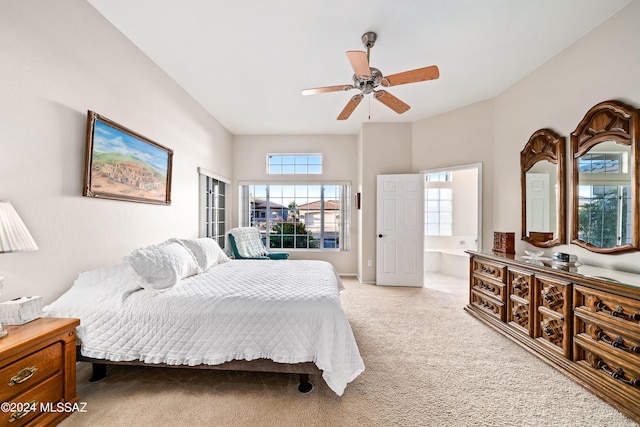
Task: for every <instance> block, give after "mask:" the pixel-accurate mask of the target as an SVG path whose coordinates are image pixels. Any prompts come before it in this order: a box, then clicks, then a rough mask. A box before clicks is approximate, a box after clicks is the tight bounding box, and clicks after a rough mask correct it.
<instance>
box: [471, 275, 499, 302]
mask: <svg viewBox="0 0 640 427" xmlns="http://www.w3.org/2000/svg"><path fill="white" fill-rule="evenodd" d="M472 280H473V289H474V290H476V291H480V292H482V293H486V294H488V295H490V296H491V297H493V298H496V299H498V300H500V301H502V302H504V301H506V297H507V292H506V286H505V285H504V284H503V283H501V282H497V281H495V280H491V279H489V278H486V277H482V276H481V275H476V274H474V275H473V277H472Z"/></svg>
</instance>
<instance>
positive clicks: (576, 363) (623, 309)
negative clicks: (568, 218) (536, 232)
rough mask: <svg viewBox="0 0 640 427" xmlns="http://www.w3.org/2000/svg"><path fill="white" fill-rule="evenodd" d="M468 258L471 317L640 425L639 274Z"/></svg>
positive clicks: (510, 258) (503, 257)
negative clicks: (512, 341) (495, 330)
mask: <svg viewBox="0 0 640 427" xmlns="http://www.w3.org/2000/svg"><path fill="white" fill-rule="evenodd" d="M467 253H469V255H470V274H469V278H470V288H469V304H468V305H467V306H466V307H465V310H466V311H467V312H469V313H470V314H472V315H473V316H475V317H477V318H478V319H480V320H481V321H483V322H485V323H486V324H488V325H490V326H492V327H493V328H495V329H497V330H498V331H499V332H501V333H503V334H504V335H506V336H507V337H509V338H511V339H512V340H514V341H515V342H516V343H518V344H519V345H521V346H523V347H524V348H526V349H527V350H529V351H531V352H533V353H534V354H536V355H537V356H538V357H540V358H542V359H543V360H544V361H546V362H547V363H549V364H550V365H552V366H554V367H556V368H557V369H558V370H560V372H562V373H563V374H565V375H566V376H568V377H570V378H572V379H573V380H574V381H576V382H578V383H579V384H581V385H582V386H584V387H585V388H587V389H588V390H590V391H591V392H593V393H594V394H596V395H597V396H599V397H600V398H601V399H603V400H604V401H606V402H608V403H609V404H610V405H612V406H614V407H615V408H617V409H618V410H620V411H621V412H622V413H624V414H625V415H627V416H628V417H630V418H632V419H633V420H634V421H636V422H640V275H637V274H632V273H623V272H618V271H614V270H607V269H602V268H596V267H590V266H586V265H585V266H581V267H579V268H577V269H576V268H571V269H567V268H564V266H562V265H558V264H554V263H552V262H546V260H548V259H545V261H542V259H531V258H528V257H521V256H516V255H508V254H499V253H496V252H493V253H490V254H489V253H482V252H474V251H467ZM566 270H571V271H566ZM575 270H577V271H575Z"/></svg>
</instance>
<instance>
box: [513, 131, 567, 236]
mask: <svg viewBox="0 0 640 427" xmlns="http://www.w3.org/2000/svg"><path fill="white" fill-rule="evenodd" d="M565 147H566V138H565V137H563V136H560V135H558V134H557V133H555V132H554V131H552V130H550V129H540V130H537V131H535V132H534V133H533V135H531V137H530V138H529V141H527V143H526V144H525V146H524V148H523V149H522V151H521V152H520V187H521V193H520V194H521V195H522V205H521V209H522V240H524V241H525V242H527V243H530V244H532V245H533V246H537V247H540V248H548V247H551V246H556V245H560V244H563V243H564V241H565V223H566V199H565V181H566V177H565V171H564V163H565V162H564V156H565V150H566V148H565ZM542 160H547V161H549V162H550V163H552V164H555V165H556V170H557V174H558V175H557V177H556V180H557V185H558V194H557V195H556V197H557V202H556V207H557V221H556V223H557V224H556V228H557V229H556V233H555V236H554V238H553V239H550V240H546V241H543V242H539V241H536V240H534V239H532V238H531V237H529V236H528V235H527V190H526V187H527V171H529V169H531V168H532V167H533V165H535V164H536V163H538V162H539V161H542Z"/></svg>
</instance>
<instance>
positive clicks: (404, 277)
mask: <svg viewBox="0 0 640 427" xmlns="http://www.w3.org/2000/svg"><path fill="white" fill-rule="evenodd" d="M377 198H378V199H377V200H378V201H377V221H376V224H377V239H376V241H377V245H376V284H377V285H385V286H418V287H421V286H423V282H424V248H423V246H424V175H421V174H411V175H378V187H377Z"/></svg>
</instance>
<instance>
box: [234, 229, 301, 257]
mask: <svg viewBox="0 0 640 427" xmlns="http://www.w3.org/2000/svg"><path fill="white" fill-rule="evenodd" d="M227 241H228V243H229V245H228V247H229V248H231V253H230V255H232V256H233V257H234V258H235V259H288V258H289V252H269V251H268V250H267V248H266V247H265V246H264V244H263V243H262V238H261V237H260V230H258V229H257V228H255V227H237V228H232V229H231V230H229V231H228V232H227Z"/></svg>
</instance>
